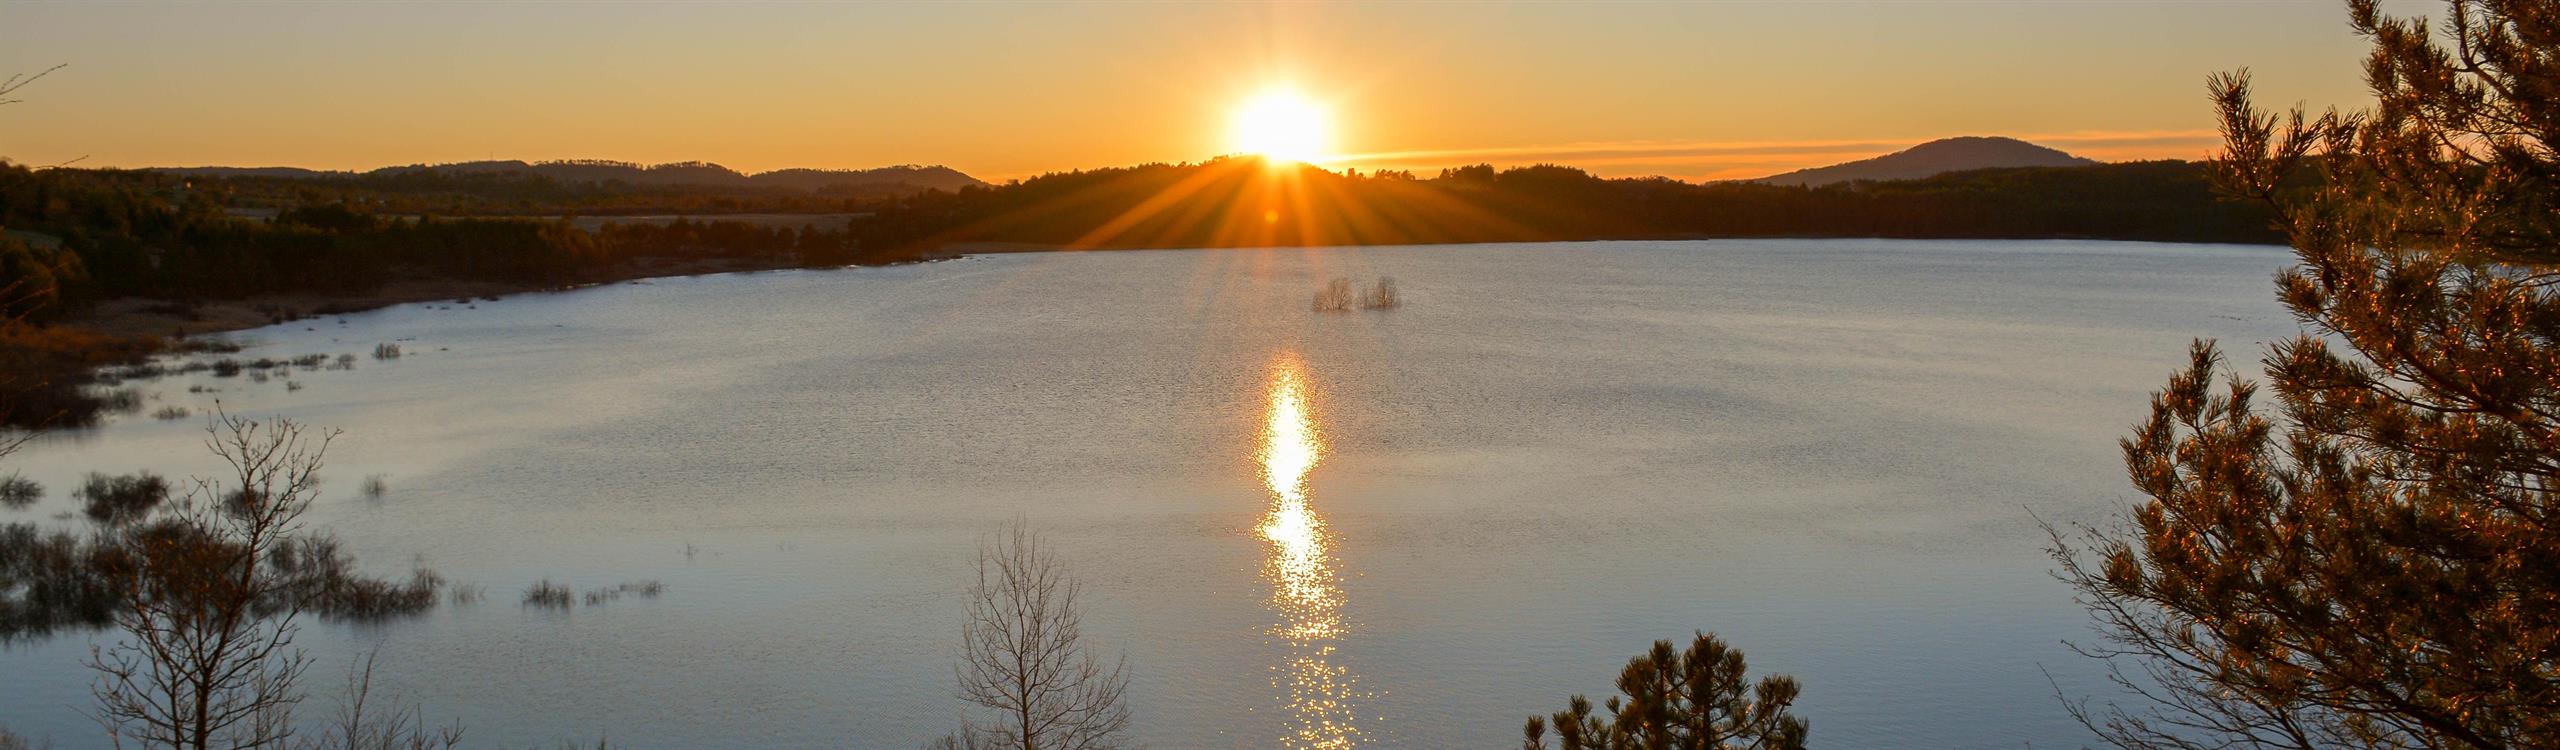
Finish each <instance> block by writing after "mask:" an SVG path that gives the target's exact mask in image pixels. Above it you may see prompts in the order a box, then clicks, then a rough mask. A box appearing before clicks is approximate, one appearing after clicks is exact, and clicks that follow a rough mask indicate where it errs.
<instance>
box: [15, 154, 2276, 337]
mask: <svg viewBox="0 0 2560 750" xmlns="http://www.w3.org/2000/svg"><path fill="white" fill-rule="evenodd" d="M567 166H577V165H567ZM596 168H598V169H607V170H619V169H628V168H630V167H628V165H614V164H606V165H599V166H596ZM649 169H650V170H652V171H654V170H660V169H697V170H699V169H717V168H716V167H713V166H711V165H671V166H670V165H662V166H660V167H652V168H649ZM723 171H724V172H725V170H723ZM644 212H658V213H676V214H688V215H697V216H700V215H716V214H725V213H738V212H779V213H816V212H832V213H841V214H845V215H847V216H849V217H850V219H849V220H848V219H842V218H839V219H832V220H829V221H828V222H826V223H825V224H823V225H819V226H802V227H774V226H755V225H747V224H736V223H734V222H721V221H718V220H716V217H714V219H713V220H711V221H707V222H703V221H688V222H680V223H678V224H676V225H674V226H646V225H636V224H629V223H626V224H620V225H608V226H602V227H598V226H596V225H593V224H589V225H587V228H584V229H581V228H579V227H578V226H575V225H572V224H571V223H569V222H566V221H561V220H559V217H566V216H571V215H579V214H601V215H618V214H624V213H644ZM437 217H454V218H437ZM472 217H478V218H472ZM527 217H545V218H540V219H534V218H527ZM839 222H841V223H839ZM2270 224H2271V215H2270V214H2269V213H2268V212H2267V210H2266V209H2265V208H2264V207H2263V206H2258V205H2250V204H2240V203H2231V202H2224V201H2219V200H2217V199H2216V198H2215V197H2214V194H2213V193H2212V190H2211V186H2210V185H2209V183H2208V181H2207V180H2206V178H2205V174H2204V171H2203V168H2202V167H2200V166H2199V165H2195V164H2189V163H2184V162H2144V163H2132V164H2112V165H2099V166H2087V167H2064V168H2017V169H1989V170H1976V171H1970V172H1959V173H1951V174H1943V175H1938V176H1934V177H1930V178H1928V179H1922V180H1909V181H1899V182H1860V183H1851V184H1845V185H1834V186H1826V187H1820V188H1804V187H1786V186H1773V185H1762V184H1752V183H1714V184H1706V185H1698V184H1691V183H1683V182H1678V181H1674V180H1669V179H1662V178H1651V179H1603V178H1599V177H1594V176H1592V175H1590V174H1588V173H1585V172H1583V171H1581V170H1578V169H1572V168H1567V167H1558V166H1532V167H1521V168H1515V169H1505V170H1497V169H1495V168H1493V167H1491V166H1487V165H1477V166H1471V167H1462V168H1456V169H1448V170H1443V171H1442V172H1441V173H1440V174H1438V175H1437V176H1433V177H1429V178H1424V177H1418V176H1415V175H1413V174H1410V173H1403V172H1372V173H1361V172H1358V171H1356V170H1351V171H1344V172H1339V173H1337V172H1332V171H1327V170H1323V169H1318V168H1315V167H1309V166H1302V165H1268V164H1265V163H1263V162H1261V161H1259V160H1255V159H1220V160H1213V161H1209V162H1205V163H1199V164H1183V165H1171V164H1149V165H1141V166H1135V167H1126V168H1115V169H1101V170H1093V171H1079V172H1068V173H1058V174H1049V175H1043V176H1040V177H1036V178H1032V179H1029V180H1022V181H1017V182H1013V183H1009V184H1005V185H1001V186H990V187H978V186H970V187H963V188H961V189H959V190H957V191H943V190H928V191H924V192H901V191H889V192H883V193H877V194H869V193H864V194H841V195H840V194H829V193H824V192H807V191H801V190H796V189H789V188H752V187H750V188H709V187H701V186H692V185H658V186H646V185H632V184H628V183H622V182H618V181H608V182H586V181H574V180H562V179H555V178H552V177H547V176H543V175H540V174H528V173H524V172H518V171H468V170H460V171H458V170H447V169H420V170H384V171H379V172H376V173H370V174H366V175H357V176H341V177H326V178H294V177H275V176H255V175H251V176H228V177H224V176H202V175H197V176H189V175H179V174H172V173H166V172H151V171H131V170H83V169H42V170H38V169H29V168H26V167H21V166H0V227H5V228H7V229H11V230H18V231H19V232H20V233H21V234H20V236H19V239H16V240H7V239H0V284H11V285H13V286H12V287H11V289H12V295H11V297H10V298H9V299H8V300H6V302H7V304H8V305H9V308H10V311H12V312H16V313H22V314H23V313H36V312H37V311H40V310H61V309H66V308H71V307H76V306H77V305H78V304H79V303H81V302H82V301H84V300H93V299H100V298H106V297H122V296H138V297H154V298H175V299H204V298H240V297H250V296H257V295H267V294H283V293H318V294H340V293H350V292H358V291H364V290H369V289H373V288H376V287H379V286H381V285H382V284H384V283H387V282H389V281H394V280H399V279H404V278H450V279H468V280H485V281H509V282H525V283H540V284H556V283H572V282H578V281H589V280H598V279H604V278H613V277H616V276H618V275H627V274H626V273H624V270H623V269H625V268H626V267H627V266H629V264H630V263H632V262H633V261H634V260H636V259H640V258H717V259H728V260H737V261H742V262H751V263H754V264H757V265H760V266H764V267H787V266H795V265H841V264H849V263H883V262H896V261H901V260H912V259H917V258H923V257H932V256H934V255H936V254H940V253H943V252H946V250H945V248H946V246H948V245H951V244H952V243H965V242H987V241H992V242H1015V243H1031V244H1036V245H1054V246H1066V247H1075V248H1115V247H1255V246H1309V245H1360V244H1413V243H1452V242H1520V241H1553V240H1592V239H1638V238H1705V237H1776V236H1801V237H1909V238H2057V237H2066V238H2099V239H2126V240H2161V241H2226V242H2264V241H2273V240H2275V239H2277V238H2278V236H2277V235H2276V234H2275V233H2274V232H2273V231H2272V230H2271V229H2269V226H2270ZM30 232H31V233H35V234H34V235H33V236H38V237H44V238H52V239H58V240H59V242H58V243H54V242H27V241H24V240H25V239H26V238H27V237H28V236H30V235H27V234H25V233H30Z"/></svg>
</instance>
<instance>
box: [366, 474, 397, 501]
mask: <svg viewBox="0 0 2560 750" xmlns="http://www.w3.org/2000/svg"><path fill="white" fill-rule="evenodd" d="M359 489H361V491H363V492H364V499H366V500H380V499H382V496H383V495H387V494H390V493H391V481H390V476H389V475H386V474H367V475H365V477H364V485H363V486H362V487H361V488H359Z"/></svg>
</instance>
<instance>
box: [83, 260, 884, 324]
mask: <svg viewBox="0 0 2560 750" xmlns="http://www.w3.org/2000/svg"><path fill="white" fill-rule="evenodd" d="M832 267H833V266H801V265H791V264H779V263H753V262H744V261H737V260H731V259H718V258H714V259H678V258H651V259H646V261H645V262H643V263H640V264H636V265H634V266H632V267H629V268H623V269H615V270H616V271H617V272H616V273H611V274H607V275H605V276H603V277H601V278H595V279H588V280H584V281H576V282H570V283H565V284H536V283H525V282H510V281H476V280H470V279H436V278H428V279H403V280H399V281H392V282H389V283H385V284H383V285H382V286H381V287H380V288H378V289H375V290H373V291H370V292H363V293H357V294H326V293H318V292H312V293H302V294H282V295H267V296H259V297H244V298H240V299H224V300H207V301H202V302H194V303H187V302H180V301H176V300H168V299H159V298H152V297H118V298H114V299H108V300H102V301H100V302H97V303H96V304H93V305H91V306H89V307H88V308H87V309H85V310H82V311H81V312H79V313H78V314H75V315H71V316H68V317H65V318H63V319H61V320H59V321H56V322H55V325H59V326H65V327H72V328H79V329H82V330H87V331H91V332H95V333H99V334H104V335H108V336H116V337H125V338H148V339H156V340H163V341H169V342H175V341H181V340H184V339H187V338H191V337H196V336H205V335H211V334H218V333H232V332H236V331H246V330H250V329H254V328H264V327H267V326H271V325H281V324H284V323H290V322H293V321H297V320H308V319H311V318H317V317H321V316H326V315H339V314H345V313H358V312H369V311H373V310H380V309H383V308H386V307H392V306H394V305H405V304H411V303H416V302H434V301H437V300H457V301H460V300H470V299H495V298H498V297H503V296H508V295H516V294H528V293H534V292H565V291H570V290H574V289H583V288H587V287H592V286H601V285H605V284H619V283H622V282H626V281H639V280H643V279H661V278H674V277H683V276H708V275H712V274H722V273H744V272H750V271H781V270H791V269H799V268H832Z"/></svg>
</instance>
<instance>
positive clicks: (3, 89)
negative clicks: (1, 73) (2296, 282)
mask: <svg viewBox="0 0 2560 750" xmlns="http://www.w3.org/2000/svg"><path fill="white" fill-rule="evenodd" d="M70 65H71V64H70V63H63V64H60V65H55V66H53V67H50V68H46V69H44V70H40V71H37V72H36V74H35V75H27V74H25V73H13V74H10V76H9V77H8V78H5V79H0V104H16V103H18V102H19V101H21V100H18V99H11V98H9V95H10V94H13V93H17V91H18V89H22V88H26V86H27V84H30V83H35V82H36V79H40V78H43V77H45V76H49V75H53V72H54V71H57V70H61V69H63V68H66V67H69V66H70Z"/></svg>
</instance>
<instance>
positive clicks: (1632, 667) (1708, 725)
mask: <svg viewBox="0 0 2560 750" xmlns="http://www.w3.org/2000/svg"><path fill="white" fill-rule="evenodd" d="M1747 673H1748V670H1746V669H1745V668H1744V664H1743V660H1742V652H1741V651H1740V650H1737V649H1735V648H1733V647H1731V646H1727V645H1725V643H1724V641H1722V640H1718V639H1717V638H1716V637H1715V636H1713V635H1709V634H1706V633H1699V634H1698V638H1697V640H1695V641H1691V642H1690V643H1689V649H1688V650H1687V651H1685V652H1684V651H1678V650H1675V649H1674V648H1673V646H1672V645H1671V642H1670V641H1654V642H1653V650H1652V651H1651V652H1648V653H1646V654H1645V655H1643V656H1638V657H1636V658H1634V659H1631V660H1628V661H1627V669H1626V671H1624V672H1620V673H1618V692H1620V693H1623V695H1622V696H1619V697H1614V698H1610V699H1609V702H1608V704H1607V706H1606V708H1607V709H1608V712H1607V713H1604V714H1594V713H1593V712H1592V710H1591V701H1590V700H1589V699H1586V698H1584V697H1582V696H1579V695H1577V696H1574V697H1573V701H1572V702H1571V703H1570V704H1568V707H1567V708H1566V709H1565V710H1564V711H1561V712H1558V713H1556V714H1555V715H1554V716H1552V717H1549V718H1539V717H1535V716H1532V717H1529V724H1528V726H1526V727H1524V728H1523V729H1522V733H1523V734H1525V735H1526V736H1527V737H1526V739H1524V740H1523V741H1522V742H1521V744H1520V746H1521V748H1522V749H1523V750H1546V748H1547V739H1546V735H1547V727H1548V723H1549V722H1550V721H1552V722H1554V726H1555V733H1556V742H1557V747H1558V749H1559V750H1728V749H1732V750H1739V749H1740V748H1753V749H1754V750H1804V735H1805V730H1806V725H1805V721H1804V720H1803V719H1800V718H1797V717H1796V716H1794V715H1793V714H1789V713H1787V706H1788V705H1790V704H1793V703H1795V700H1796V691H1797V688H1796V681H1795V679H1794V678H1791V677H1787V676H1785V675H1773V676H1770V677H1764V678H1761V680H1760V683H1759V684H1758V685H1756V686H1750V687H1747V688H1746V686H1745V685H1746V683H1745V675H1746V674H1747Z"/></svg>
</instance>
